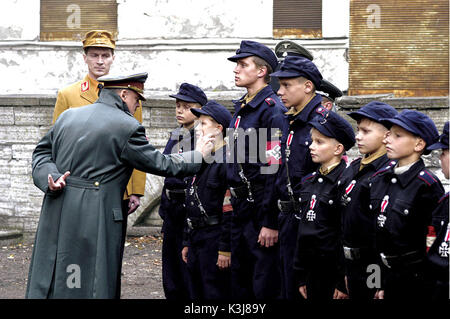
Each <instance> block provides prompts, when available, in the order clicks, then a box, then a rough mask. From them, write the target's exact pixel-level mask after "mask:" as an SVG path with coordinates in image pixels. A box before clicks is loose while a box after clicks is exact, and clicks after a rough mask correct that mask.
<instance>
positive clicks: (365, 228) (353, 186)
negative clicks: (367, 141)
mask: <svg viewBox="0 0 450 319" xmlns="http://www.w3.org/2000/svg"><path fill="white" fill-rule="evenodd" d="M361 160H362V158H358V159H355V160H354V161H353V162H351V163H350V165H349V166H348V167H347V168H346V169H345V170H344V173H343V174H342V178H341V179H340V183H339V198H340V204H341V206H342V241H343V244H344V246H347V247H352V248H372V249H373V248H374V245H375V228H374V223H375V216H374V215H373V213H371V212H370V211H369V209H368V203H369V199H370V198H369V179H370V177H372V176H373V175H374V174H375V173H376V172H377V171H378V170H380V169H382V168H384V167H386V166H387V165H388V164H389V163H390V160H389V158H388V157H387V156H386V154H385V155H383V156H381V157H379V158H377V159H375V160H373V161H372V162H370V163H369V164H367V165H365V166H364V167H363V168H362V169H361V171H360V170H359V168H360V165H361Z"/></svg>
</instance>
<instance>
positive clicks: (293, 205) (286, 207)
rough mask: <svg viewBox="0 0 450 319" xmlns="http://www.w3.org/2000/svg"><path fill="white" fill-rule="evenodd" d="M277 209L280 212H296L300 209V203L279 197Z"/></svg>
mask: <svg viewBox="0 0 450 319" xmlns="http://www.w3.org/2000/svg"><path fill="white" fill-rule="evenodd" d="M278 209H279V210H280V212H282V213H297V212H298V211H299V210H300V204H299V202H297V201H291V200H280V199H279V200H278Z"/></svg>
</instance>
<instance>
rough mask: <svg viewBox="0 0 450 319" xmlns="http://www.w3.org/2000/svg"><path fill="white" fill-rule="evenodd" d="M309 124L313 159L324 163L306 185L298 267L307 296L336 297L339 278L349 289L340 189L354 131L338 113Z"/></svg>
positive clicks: (302, 192)
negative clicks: (342, 265) (344, 269)
mask: <svg viewBox="0 0 450 319" xmlns="http://www.w3.org/2000/svg"><path fill="white" fill-rule="evenodd" d="M310 125H311V126H312V127H313V128H312V129H311V139H312V143H311V145H310V146H309V148H310V153H311V158H312V160H313V162H315V163H318V164H320V165H321V166H320V168H319V169H318V170H317V171H315V172H313V173H311V174H309V175H307V176H305V177H304V178H303V181H302V184H301V188H300V195H299V196H300V198H299V201H300V221H299V227H298V236H297V246H296V248H295V257H294V269H295V274H296V280H297V285H298V286H297V287H299V291H300V293H301V295H302V296H303V297H304V298H306V299H313V300H327V299H332V298H333V296H334V293H335V288H336V287H337V286H338V281H339V283H340V286H338V289H339V290H340V291H341V292H345V291H346V290H345V287H343V284H342V283H343V279H344V278H343V273H342V274H341V271H339V264H340V263H341V256H342V246H341V240H340V232H341V215H340V210H339V205H338V204H339V197H338V193H337V190H338V180H339V178H340V177H341V175H342V173H343V171H344V169H345V167H346V163H345V161H344V160H343V159H342V155H343V154H344V152H345V151H348V150H349V149H350V148H351V147H352V146H353V145H354V144H355V135H354V133H353V129H352V127H351V125H350V124H349V123H348V122H347V121H346V120H344V119H343V118H342V117H340V116H339V115H338V114H336V113H334V112H327V113H325V114H324V116H323V117H316V118H314V119H313V120H312V121H311V122H310Z"/></svg>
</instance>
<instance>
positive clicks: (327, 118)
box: [308, 112, 356, 151]
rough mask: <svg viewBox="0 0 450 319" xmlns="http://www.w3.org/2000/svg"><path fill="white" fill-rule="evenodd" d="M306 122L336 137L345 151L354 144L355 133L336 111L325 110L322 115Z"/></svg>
mask: <svg viewBox="0 0 450 319" xmlns="http://www.w3.org/2000/svg"><path fill="white" fill-rule="evenodd" d="M308 124H309V125H311V126H312V127H314V128H315V129H317V130H318V131H319V132H320V133H322V134H323V135H325V136H328V137H332V138H334V139H336V140H337V141H338V142H339V143H341V144H342V145H344V148H345V150H346V151H348V150H349V149H351V148H352V147H353V145H355V142H356V140H355V133H354V132H353V128H352V126H351V125H350V123H349V122H347V120H345V119H344V118H343V117H341V116H340V115H338V114H337V113H336V112H326V113H325V114H324V116H316V117H315V118H314V119H313V120H311V121H310V122H309V123H308Z"/></svg>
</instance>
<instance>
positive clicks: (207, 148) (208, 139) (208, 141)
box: [195, 134, 215, 157]
mask: <svg viewBox="0 0 450 319" xmlns="http://www.w3.org/2000/svg"><path fill="white" fill-rule="evenodd" d="M214 140H215V137H214V135H213V134H208V135H204V136H200V137H199V138H198V139H197V145H196V146H195V150H196V151H199V152H200V153H202V155H203V157H207V156H208V155H210V154H211V152H212V150H213V148H214Z"/></svg>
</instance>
